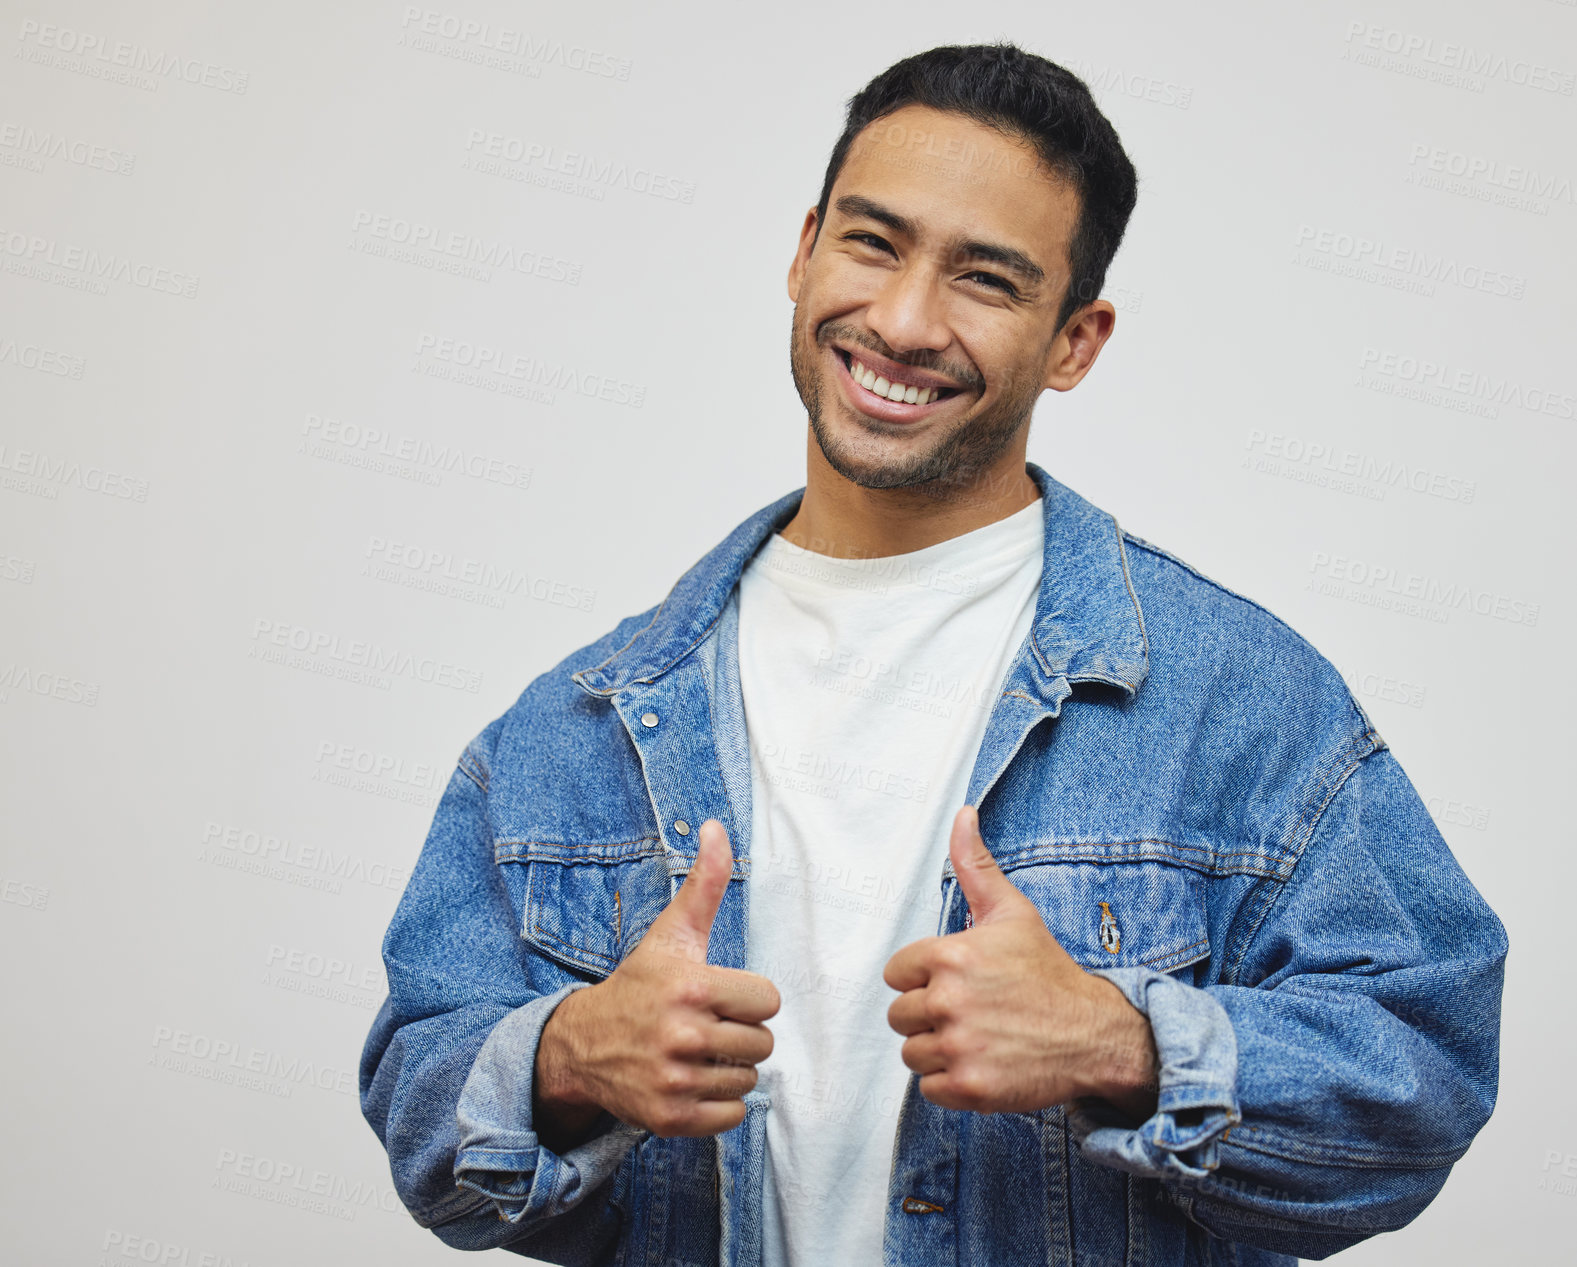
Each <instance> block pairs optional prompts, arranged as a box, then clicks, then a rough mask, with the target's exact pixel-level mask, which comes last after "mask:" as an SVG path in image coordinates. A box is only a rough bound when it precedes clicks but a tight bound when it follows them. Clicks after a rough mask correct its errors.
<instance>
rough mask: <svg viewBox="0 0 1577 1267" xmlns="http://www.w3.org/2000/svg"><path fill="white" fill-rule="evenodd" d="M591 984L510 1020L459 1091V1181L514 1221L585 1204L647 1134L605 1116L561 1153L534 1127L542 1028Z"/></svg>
mask: <svg viewBox="0 0 1577 1267" xmlns="http://www.w3.org/2000/svg"><path fill="white" fill-rule="evenodd" d="M589 984H590V982H587V981H576V982H572V983H570V984H569V985H567V986H565V987H564V988H563V989H561V990H556V991H554V993H552V994H545V995H543V996H542V997H541V998H539V999H533V1000H532V1001H531V1002H530V1003H527V1004H525V1005H524V1006H523V1007H518V1008H516V1009H515V1010H514V1011H513V1012H511V1013H510V1014H509V1015H508V1016H506V1017H504V1019H503V1020H501V1021H500V1022H499V1023H498V1024H497V1025H496V1026H494V1027H493V1032H492V1033H491V1034H489V1035H488V1037H487V1041H486V1042H485V1043H483V1044H482V1050H481V1051H479V1052H478V1053H477V1055H476V1060H475V1061H473V1062H472V1065H471V1072H470V1074H469V1076H467V1078H466V1080H465V1086H464V1088H463V1089H462V1090H461V1092H460V1103H459V1107H458V1109H457V1110H456V1116H457V1117H458V1119H459V1125H460V1147H459V1149H458V1151H457V1152H456V1154H455V1163H454V1177H455V1183H456V1185H457V1186H458V1187H461V1188H469V1189H471V1190H472V1191H473V1192H478V1193H480V1194H481V1195H483V1196H485V1197H489V1198H491V1199H492V1202H493V1204H494V1206H495V1207H496V1208H497V1210H498V1217H499V1218H501V1219H504V1220H505V1221H507V1222H510V1223H519V1222H521V1221H522V1220H531V1221H533V1222H534V1221H535V1220H537V1219H538V1218H551V1217H552V1216H554V1215H557V1214H562V1213H563V1212H564V1211H566V1210H568V1209H570V1208H571V1207H573V1206H575V1205H577V1204H579V1203H580V1201H582V1200H583V1199H584V1198H585V1197H586V1196H587V1194H589V1193H591V1192H593V1191H595V1190H596V1189H597V1188H599V1187H601V1186H602V1185H603V1184H604V1183H606V1182H607V1180H608V1178H609V1177H610V1176H611V1175H612V1174H613V1173H614V1171H616V1170H617V1169H618V1167H619V1163H620V1162H621V1161H623V1159H624V1154H625V1153H626V1152H628V1151H629V1149H630V1147H631V1145H633V1144H634V1143H635V1142H636V1141H637V1140H639V1139H640V1138H641V1136H643V1135H644V1134H645V1133H646V1132H645V1131H643V1130H640V1129H639V1128H638V1127H634V1126H629V1125H626V1124H625V1123H623V1122H620V1121H618V1120H617V1119H616V1118H614V1117H613V1116H612V1115H611V1114H608V1113H604V1114H603V1115H602V1117H601V1119H599V1121H598V1132H597V1134H596V1135H594V1136H593V1137H592V1138H591V1139H589V1140H587V1141H586V1142H585V1143H583V1144H580V1145H577V1146H576V1147H575V1148H572V1149H571V1150H570V1151H569V1152H567V1153H565V1154H564V1155H563V1156H560V1155H558V1154H557V1153H554V1152H551V1151H549V1150H548V1149H546V1148H544V1147H542V1145H541V1144H539V1143H538V1142H537V1135H536V1132H535V1131H534V1130H533V1129H532V1126H533V1123H532V1120H531V1094H532V1083H533V1080H534V1078H535V1074H536V1064H537V1044H538V1043H539V1042H540V1041H541V1039H542V1030H543V1027H544V1026H545V1025H546V1024H547V1023H548V1017H550V1016H551V1015H553V1010H554V1009H555V1008H556V1007H558V1005H559V1004H560V1003H562V1002H563V1001H564V1000H565V999H566V998H567V997H568V996H569V995H570V993H571V992H573V991H575V990H580V989H584V988H585V987H586V986H587V985H589Z"/></svg>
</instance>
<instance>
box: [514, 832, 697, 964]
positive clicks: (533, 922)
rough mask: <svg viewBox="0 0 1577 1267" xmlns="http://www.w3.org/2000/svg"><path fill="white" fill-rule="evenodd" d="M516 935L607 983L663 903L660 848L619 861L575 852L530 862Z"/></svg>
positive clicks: (665, 878)
mask: <svg viewBox="0 0 1577 1267" xmlns="http://www.w3.org/2000/svg"><path fill="white" fill-rule="evenodd" d="M505 865H523V866H524V867H525V868H526V892H525V902H524V906H525V921H524V926H523V927H522V928H521V932H520V935H521V936H522V937H523V938H525V940H526V941H528V942H530V943H531V945H533V946H534V947H536V949H538V950H540V951H541V952H542V953H543V954H545V955H547V956H548V957H549V958H550V959H554V960H557V961H558V962H559V963H562V964H565V965H566V966H568V967H571V968H576V969H579V970H580V971H582V972H586V973H590V974H591V975H592V976H595V977H606V976H607V975H608V974H609V973H610V972H612V971H613V970H614V968H616V967H617V966H618V965H619V961H620V960H622V959H623V958H624V956H625V955H626V954H628V953H629V951H630V949H631V948H632V947H634V946H635V945H636V944H637V943H638V942H639V941H640V939H641V938H642V937H643V936H644V935H645V933H646V930H647V929H648V928H650V927H651V925H652V921H653V920H655V919H656V918H657V916H658V914H659V913H661V911H662V909H663V908H664V907H665V906H667V905H668V895H669V883H668V868H667V866H666V864H665V863H664V860H663V857H662V854H661V850H660V846H659V847H658V849H656V850H654V851H652V852H651V853H649V854H647V855H646V856H642V857H636V858H632V859H629V860H626V861H620V862H608V861H602V860H595V861H594V860H589V859H585V860H582V859H577V858H575V856H574V855H573V853H565V852H560V853H559V854H558V856H556V857H551V858H547V857H530V856H528V857H527V858H525V859H522V860H521V861H519V862H518V863H515V864H505Z"/></svg>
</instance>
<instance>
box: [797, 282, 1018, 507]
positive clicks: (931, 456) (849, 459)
mask: <svg viewBox="0 0 1577 1267" xmlns="http://www.w3.org/2000/svg"><path fill="white" fill-rule="evenodd" d="M844 329H845V330H847V329H848V328H847V327H844ZM820 351H821V345H820V344H819V343H818V342H816V341H815V340H814V339H813V338H812V337H811V333H810V331H809V330H808V329H807V328H806V327H805V326H804V325H802V324H801V322H800V319H799V305H798V304H796V305H795V306H794V324H793V328H792V330H791V332H790V336H789V369H790V371H791V372H792V374H793V376H794V387H795V389H796V390H797V391H798V392H799V398H800V401H801V402H802V403H803V404H804V406H805V412H806V414H807V415H808V416H809V418H810V429H811V433H812V434H813V435H814V436H815V437H816V443H817V444H818V445H820V446H821V452H822V455H823V456H824V457H825V458H826V459H827V465H828V466H830V467H832V469H833V470H835V471H836V472H837V473H838V474H839V475H841V476H843V478H844V479H846V480H849V481H850V482H851V483H854V484H857V485H859V486H860V487H861V488H912V489H914V490H915V491H916V492H921V493H925V494H927V495H929V496H933V497H939V498H940V497H948V496H950V495H952V494H956V493H958V492H960V491H962V490H964V489H967V488H968V487H969V486H970V485H972V484H973V483H974V482H975V480H976V479H977V478H978V477H979V476H980V475H981V474H982V473H983V472H985V471H987V470H989V469H990V468H991V467H992V465H993V464H994V463H996V461H997V460H998V459H999V458H1001V456H1002V454H1003V453H1004V452H1005V451H1006V450H1007V449H1008V447H1009V446H1010V445H1012V444H1013V442H1014V441H1015V440H1016V439H1017V437H1018V435H1019V432H1020V431H1021V430H1022V429H1023V428H1024V427H1027V426H1028V425H1029V420H1030V415H1031V413H1032V412H1033V410H1034V408H1035V401H1036V400H1037V399H1038V398H1039V396H1040V392H1041V386H1040V384H1039V383H1036V382H1034V381H1033V380H1031V379H1030V378H1029V376H1028V375H1025V376H1023V384H1024V385H1023V386H1022V387H1020V388H1019V389H1018V390H1016V391H1008V392H1006V393H1004V394H1003V395H1001V396H999V397H998V398H997V400H996V401H995V402H994V403H993V404H991V405H990V406H989V407H987V408H986V409H985V410H984V411H982V412H981V413H979V414H976V415H975V416H974V417H973V418H971V419H970V420H969V421H968V422H966V423H964V424H962V425H959V426H957V427H956V428H955V430H953V431H952V432H950V433H948V434H946V435H943V436H940V437H938V438H937V439H936V441H935V442H934V443H933V444H932V445H931V446H930V447H929V448H928V449H926V450H924V451H923V452H919V453H909V454H905V455H902V456H898V457H892V458H886V459H883V458H875V459H871V458H864V457H860V456H857V455H856V454H855V453H854V452H853V448H852V446H850V445H848V444H845V443H843V442H842V441H840V439H839V438H838V436H837V435H835V434H834V433H833V430H832V428H831V427H829V426H828V425H827V423H826V420H825V419H824V418H823V416H822V367H821V358H820V356H819V353H820ZM895 359H896V358H895ZM852 416H853V417H854V419H855V421H856V423H857V424H858V425H861V426H862V427H863V429H864V430H865V433H866V434H867V435H870V436H873V437H878V438H879V437H880V436H882V435H885V434H890V433H887V432H882V431H878V430H877V429H876V428H875V426H873V425H870V424H869V423H868V420H865V419H863V418H861V416H860V415H859V413H858V411H853V413H852Z"/></svg>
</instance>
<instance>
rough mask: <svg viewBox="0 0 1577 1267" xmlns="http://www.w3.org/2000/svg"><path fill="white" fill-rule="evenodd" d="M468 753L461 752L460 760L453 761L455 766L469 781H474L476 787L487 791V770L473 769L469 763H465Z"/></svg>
mask: <svg viewBox="0 0 1577 1267" xmlns="http://www.w3.org/2000/svg"><path fill="white" fill-rule="evenodd" d="M468 755H469V754H468V753H466V754H462V755H461V757H460V760H459V761H457V762H455V768H456V769H457V770H459V771H460V773H462V774H463V775H465V776H466V778H468V779H470V780H471V782H473V783H475V784H476V786H477V788H478V789H480V790H481V791H483V792H485V791H487V782H488V779H487V772H486V770H473V769H472V768H471V767H470V765H468V764H467V763H466V756H468Z"/></svg>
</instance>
